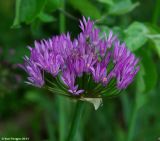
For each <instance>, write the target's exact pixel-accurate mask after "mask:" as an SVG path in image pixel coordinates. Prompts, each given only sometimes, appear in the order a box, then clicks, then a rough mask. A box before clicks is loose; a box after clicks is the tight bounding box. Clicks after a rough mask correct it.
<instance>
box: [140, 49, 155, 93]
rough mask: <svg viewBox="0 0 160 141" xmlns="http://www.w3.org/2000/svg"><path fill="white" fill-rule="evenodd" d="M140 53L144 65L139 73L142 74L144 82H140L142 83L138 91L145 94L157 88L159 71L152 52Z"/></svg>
mask: <svg viewBox="0 0 160 141" xmlns="http://www.w3.org/2000/svg"><path fill="white" fill-rule="evenodd" d="M139 53H140V56H141V58H142V59H141V63H142V64H141V67H140V72H139V73H140V74H141V79H142V80H138V81H139V82H140V83H139V90H138V91H139V92H141V93H144V92H149V91H150V90H152V89H153V88H154V87H155V85H156V83H157V69H156V66H155V63H154V61H153V60H152V56H151V54H150V51H148V50H145V51H143V50H142V51H140V52H139Z"/></svg>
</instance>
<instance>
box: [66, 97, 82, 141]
mask: <svg viewBox="0 0 160 141" xmlns="http://www.w3.org/2000/svg"><path fill="white" fill-rule="evenodd" d="M84 107H85V103H84V102H83V101H80V100H79V101H77V103H76V107H75V111H74V115H73V119H72V123H71V126H70V130H69V134H68V138H67V141H75V136H76V133H77V131H78V129H79V127H80V123H81V117H82V113H83V110H84Z"/></svg>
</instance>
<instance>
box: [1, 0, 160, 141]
mask: <svg viewBox="0 0 160 141" xmlns="http://www.w3.org/2000/svg"><path fill="white" fill-rule="evenodd" d="M83 15H84V16H86V17H88V16H89V17H91V19H93V20H95V21H96V26H97V27H98V28H100V29H101V31H102V32H106V33H108V32H109V30H110V29H111V30H113V32H114V33H115V34H118V37H119V38H120V39H121V40H122V41H125V42H126V44H127V46H128V48H129V49H130V50H131V51H133V52H134V53H135V54H136V56H138V57H139V58H140V65H141V69H140V72H139V73H138V75H137V77H136V79H135V81H134V83H133V84H131V85H130V86H129V88H128V89H127V90H125V91H124V92H122V93H121V95H120V96H118V97H116V98H113V99H105V98H104V100H103V106H102V107H100V108H99V109H98V110H97V111H95V110H94V108H93V106H92V105H91V104H88V103H86V105H85V111H84V113H83V115H82V120H81V121H77V122H80V128H79V129H78V132H77V134H76V138H75V141H158V138H159V140H160V110H159V109H160V81H159V80H160V59H159V58H160V27H159V25H160V0H132V1H131V0H1V1H0V17H1V21H0V140H1V137H29V138H30V140H31V141H41V140H43V141H64V140H65V138H66V136H67V134H68V129H69V127H70V124H71V121H72V115H73V111H74V107H75V102H74V101H72V100H70V99H66V98H62V97H59V96H57V95H53V94H52V93H50V92H48V91H44V90H41V89H38V88H34V87H31V86H28V85H26V84H25V83H24V81H25V80H26V77H27V75H26V74H25V72H24V71H22V70H21V69H19V68H18V67H17V64H18V63H22V57H23V56H24V55H25V54H26V55H28V54H29V51H28V49H27V45H29V46H33V43H34V40H40V39H43V38H49V37H51V36H54V35H57V34H60V33H62V32H65V33H66V32H70V33H71V36H72V37H76V36H77V34H78V32H79V31H80V29H79V27H78V24H79V19H81V18H82V16H83Z"/></svg>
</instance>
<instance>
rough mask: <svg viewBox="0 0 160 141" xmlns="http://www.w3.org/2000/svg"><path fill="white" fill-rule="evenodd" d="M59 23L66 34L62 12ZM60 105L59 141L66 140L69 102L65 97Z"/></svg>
mask: <svg viewBox="0 0 160 141" xmlns="http://www.w3.org/2000/svg"><path fill="white" fill-rule="evenodd" d="M61 9H63V10H65V0H62V1H61ZM59 14H60V15H59V22H60V27H59V31H60V33H63V32H65V16H64V14H63V13H62V12H60V13H59ZM58 103H59V141H64V140H65V132H66V131H65V129H66V122H65V120H66V109H65V105H66V104H67V101H66V99H65V97H61V96H59V97H58Z"/></svg>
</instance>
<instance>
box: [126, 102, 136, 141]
mask: <svg viewBox="0 0 160 141" xmlns="http://www.w3.org/2000/svg"><path fill="white" fill-rule="evenodd" d="M136 105H137V104H135V106H134V109H133V113H132V116H131V120H130V123H129V129H128V137H127V141H132V140H133V136H134V129H135V125H136V118H137V114H138V109H137V106H136Z"/></svg>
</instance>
